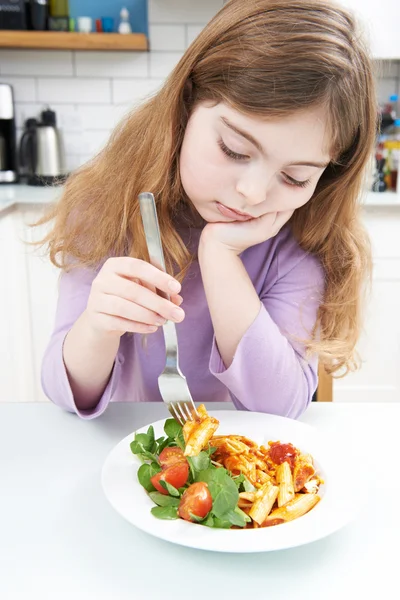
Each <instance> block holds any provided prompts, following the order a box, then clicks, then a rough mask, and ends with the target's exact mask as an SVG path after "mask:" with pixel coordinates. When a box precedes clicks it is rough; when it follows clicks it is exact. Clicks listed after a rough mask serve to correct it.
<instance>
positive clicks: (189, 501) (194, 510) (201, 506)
mask: <svg viewBox="0 0 400 600" xmlns="http://www.w3.org/2000/svg"><path fill="white" fill-rule="evenodd" d="M211 508H212V497H211V494H210V490H209V489H208V485H207V484H206V483H205V482H204V481H198V482H196V483H192V485H190V486H189V487H188V489H187V490H185V491H184V492H183V495H182V498H181V501H180V503H179V506H178V514H179V516H180V517H181V518H182V519H185V520H186V521H193V519H192V517H191V516H190V515H191V514H192V515H195V516H196V517H200V519H203V518H204V517H205V516H207V515H208V513H209V512H210V510H211Z"/></svg>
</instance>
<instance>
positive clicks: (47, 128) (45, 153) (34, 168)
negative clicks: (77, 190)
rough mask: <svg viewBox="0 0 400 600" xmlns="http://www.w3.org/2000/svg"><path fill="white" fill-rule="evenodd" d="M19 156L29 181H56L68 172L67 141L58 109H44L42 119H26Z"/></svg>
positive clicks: (43, 183) (35, 183)
mask: <svg viewBox="0 0 400 600" xmlns="http://www.w3.org/2000/svg"><path fill="white" fill-rule="evenodd" d="M19 158H20V166H21V167H22V168H23V169H24V174H25V175H27V177H28V182H27V183H28V184H29V185H49V184H53V183H55V182H56V181H58V180H59V178H60V177H62V176H63V175H64V164H63V163H64V151H63V144H62V139H61V134H60V131H59V130H58V129H57V127H56V114H55V112H54V111H52V110H50V109H46V110H44V111H42V113H41V120H40V121H38V120H37V119H28V120H27V121H26V123H25V131H24V133H23V135H22V137H21V142H20V151H19Z"/></svg>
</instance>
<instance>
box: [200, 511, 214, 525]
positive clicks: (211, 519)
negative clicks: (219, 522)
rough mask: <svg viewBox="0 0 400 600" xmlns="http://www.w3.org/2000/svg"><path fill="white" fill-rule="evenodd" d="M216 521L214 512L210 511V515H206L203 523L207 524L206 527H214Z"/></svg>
mask: <svg viewBox="0 0 400 600" xmlns="http://www.w3.org/2000/svg"><path fill="white" fill-rule="evenodd" d="M214 522H215V518H214V517H213V515H212V513H208V517H206V519H205V521H202V523H201V524H202V525H205V526H206V527H214Z"/></svg>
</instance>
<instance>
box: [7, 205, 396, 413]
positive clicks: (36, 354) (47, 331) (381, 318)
mask: <svg viewBox="0 0 400 600" xmlns="http://www.w3.org/2000/svg"><path fill="white" fill-rule="evenodd" d="M42 214H43V206H39V205H31V206H29V205H27V206H21V205H19V207H17V208H14V209H13V210H12V211H11V212H9V214H5V215H0V251H1V257H2V260H1V261H0V264H1V272H0V276H1V281H2V286H1V289H2V292H1V294H0V331H1V336H0V352H1V377H0V397H1V398H9V399H10V401H11V400H13V401H14V400H15V401H22V402H23V401H32V400H35V401H44V400H45V399H46V398H45V396H44V394H43V392H42V389H41V384H40V366H41V361H42V357H43V353H44V350H45V348H46V345H47V343H48V340H49V338H50V335H51V332H52V329H53V325H54V316H55V309H56V302H57V290H58V280H59V270H58V269H56V268H55V267H54V266H53V265H51V263H50V262H49V260H48V258H47V256H45V255H43V251H42V250H38V249H36V248H32V247H31V246H27V245H26V243H25V241H33V240H34V239H36V240H37V239H39V238H40V237H41V236H42V235H43V234H44V233H45V231H46V230H47V228H48V227H49V226H48V225H45V226H41V227H40V228H37V229H34V230H33V229H32V228H31V227H30V226H29V223H33V222H35V221H36V220H38V218H39V217H40V216H41V215H42ZM364 220H365V224H366V227H367V229H368V231H369V234H370V236H371V239H372V244H373V255H374V279H373V285H372V293H371V300H370V302H369V305H368V310H367V314H366V319H365V323H364V331H363V335H362V337H361V339H360V342H359V344H358V351H359V353H360V355H361V358H362V361H363V366H362V368H361V370H360V371H357V372H356V373H352V374H349V375H348V376H346V377H345V378H343V379H336V380H334V392H333V399H334V401H335V402H368V401H375V402H376V399H377V398H380V399H381V400H382V402H400V311H399V309H398V306H399V304H400V235H399V232H400V208H399V207H390V206H386V207H379V208H373V207H368V208H365V209H364ZM24 240H25V241H24ZM4 257H6V259H5V260H4Z"/></svg>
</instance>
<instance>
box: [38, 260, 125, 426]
mask: <svg viewBox="0 0 400 600" xmlns="http://www.w3.org/2000/svg"><path fill="white" fill-rule="evenodd" d="M96 274H97V273H96V272H95V271H90V270H87V269H73V270H71V271H70V272H68V273H63V274H62V275H61V278H60V286H59V295H58V303H57V311H56V319H55V327H54V331H53V334H52V336H51V338H50V342H49V344H48V346H47V348H46V351H45V354H44V357H43V362H42V387H43V390H44V393H45V394H46V396H47V397H48V398H49V399H50V400H51V401H52V402H54V404H57V405H58V406H60V407H61V408H64V409H65V410H68V411H71V412H76V413H77V414H78V415H79V416H80V417H82V418H83V419H92V418H94V417H97V416H99V415H100V414H101V413H103V412H104V411H105V409H106V408H107V406H108V403H109V402H110V400H111V397H112V396H113V394H114V392H115V389H116V386H117V383H118V381H119V377H120V372H121V364H120V360H119V357H118V356H117V358H116V361H115V364H114V368H113V371H112V374H111V377H110V381H109V382H108V384H107V387H106V389H105V390H104V393H103V395H102V397H101V399H100V401H99V403H98V404H97V406H96V407H95V408H94V409H92V410H85V411H81V410H79V409H78V408H77V407H76V404H75V401H74V397H73V394H72V390H71V386H70V384H69V381H68V375H67V371H66V369H65V365H64V360H63V344H64V340H65V337H66V335H67V333H68V332H69V330H70V329H71V327H72V326H73V324H74V323H75V321H76V320H77V319H78V317H80V315H81V314H82V313H83V311H84V310H85V308H86V305H87V300H88V297H89V293H90V288H91V285H92V281H93V279H94V277H95V276H96Z"/></svg>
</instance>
